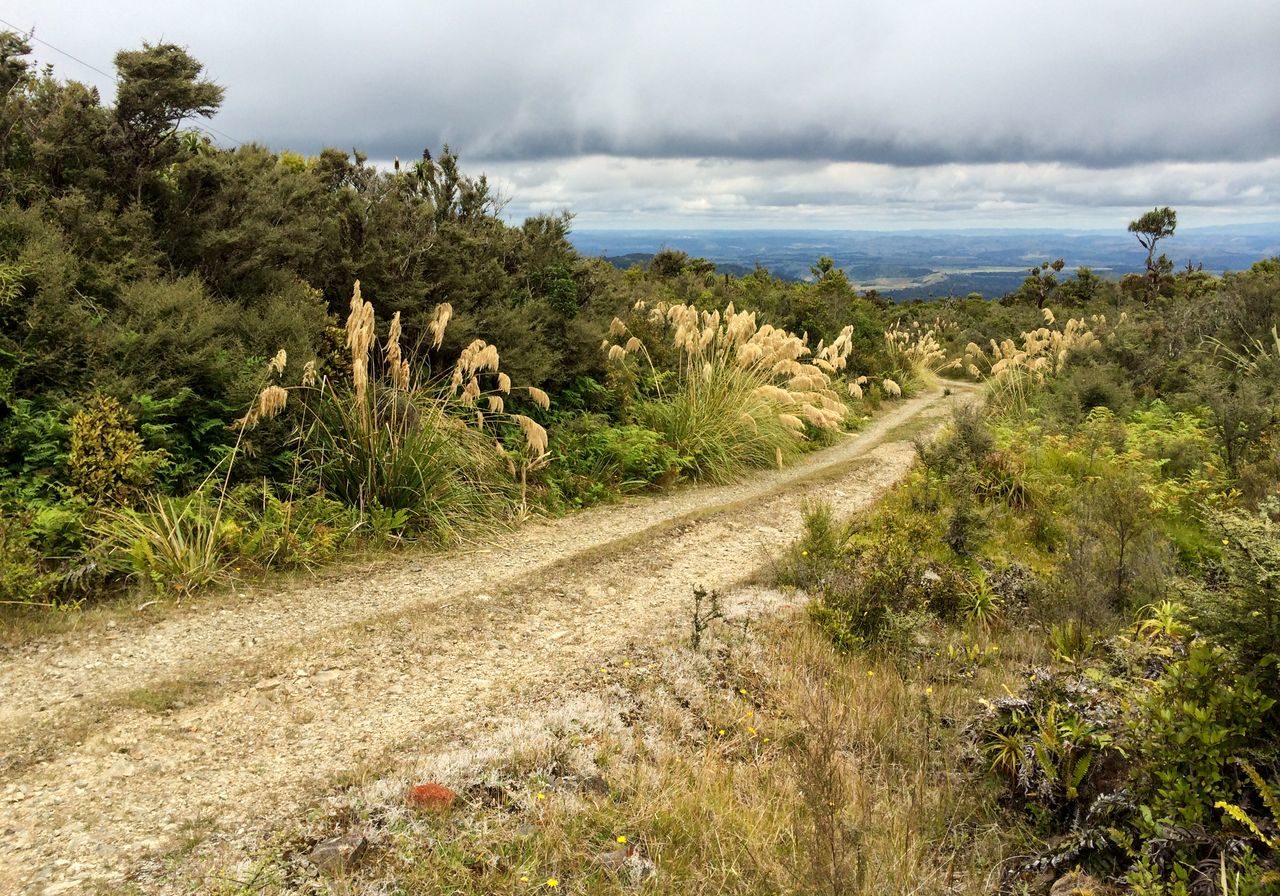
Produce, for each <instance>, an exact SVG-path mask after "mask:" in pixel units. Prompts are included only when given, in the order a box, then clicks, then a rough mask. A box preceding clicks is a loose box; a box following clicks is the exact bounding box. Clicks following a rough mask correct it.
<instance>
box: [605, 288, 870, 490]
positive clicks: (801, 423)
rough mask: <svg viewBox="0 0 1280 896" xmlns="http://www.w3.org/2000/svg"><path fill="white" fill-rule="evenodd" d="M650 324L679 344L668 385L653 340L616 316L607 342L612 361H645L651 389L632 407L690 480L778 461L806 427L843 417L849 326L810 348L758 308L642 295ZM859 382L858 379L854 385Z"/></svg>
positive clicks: (822, 426) (826, 427)
mask: <svg viewBox="0 0 1280 896" xmlns="http://www.w3.org/2000/svg"><path fill="white" fill-rule="evenodd" d="M635 310H636V311H637V312H640V313H647V316H648V319H649V323H650V324H652V325H654V326H655V327H657V328H658V330H659V332H664V333H665V334H666V335H667V336H668V337H669V338H670V339H671V341H672V344H673V346H674V347H675V349H676V355H677V362H676V369H675V370H674V371H673V372H674V374H675V376H674V384H672V385H669V386H666V387H664V386H663V384H662V377H660V376H657V375H656V371H654V369H653V361H652V359H651V356H650V352H649V348H648V347H647V346H646V345H645V344H644V342H643V340H641V339H640V338H639V337H638V336H636V335H635V334H634V333H632V332H631V330H630V328H629V327H628V326H627V325H626V324H625V323H624V322H623V321H621V320H617V319H615V320H614V322H613V324H612V326H611V327H610V336H611V337H612V338H613V339H614V340H617V341H616V342H612V343H611V342H610V340H605V342H604V344H603V348H604V349H605V350H606V351H607V352H608V355H609V360H610V361H611V362H612V363H615V364H621V365H627V364H629V363H635V362H636V361H643V363H644V364H646V365H647V366H648V367H649V370H650V372H651V373H653V374H655V376H654V377H653V379H654V382H655V386H654V393H655V394H654V395H653V396H652V397H651V398H650V399H649V400H647V401H643V402H641V403H640V404H639V405H638V407H637V410H636V416H637V417H638V418H639V420H640V422H641V423H643V424H645V425H646V426H649V427H651V428H652V429H654V430H656V431H658V432H659V433H661V434H662V435H663V438H664V440H665V441H666V442H667V444H668V445H670V446H671V447H672V448H673V449H675V451H676V453H677V454H678V456H679V458H680V463H681V466H682V472H683V473H684V475H685V476H687V477H688V478H691V479H706V480H711V481H724V480H727V479H731V478H733V477H734V476H736V475H739V474H740V473H741V472H742V471H743V470H745V469H747V468H750V467H762V466H769V465H773V464H777V465H779V466H781V465H782V464H783V463H785V462H786V461H787V459H788V458H791V457H793V456H794V455H795V454H797V453H798V452H799V451H800V450H801V448H802V444H803V442H804V441H805V439H806V438H808V436H809V434H810V433H811V432H814V431H832V430H835V429H837V428H838V427H839V426H840V423H841V422H842V421H843V419H844V417H845V414H846V411H847V407H846V405H845V403H844V401H843V399H842V397H841V395H840V393H839V392H838V391H837V385H836V384H837V382H838V381H839V379H840V373H841V371H843V370H844V369H845V368H846V366H847V364H848V359H849V355H850V353H851V351H852V328H848V327H847V328H845V330H844V331H843V332H842V333H841V334H840V335H839V337H837V338H836V339H835V340H834V341H833V342H832V343H831V344H830V345H824V344H819V346H818V348H817V349H816V350H811V349H810V348H809V346H808V344H807V342H806V341H805V340H804V339H803V338H802V337H799V336H796V335H795V334H794V333H790V332H788V331H786V330H780V329H777V328H775V327H772V326H770V325H768V324H766V325H764V326H760V325H758V324H757V322H756V316H755V314H754V312H739V311H736V310H735V309H734V307H733V305H732V304H731V305H729V306H728V307H727V308H725V309H724V311H723V312H720V311H699V310H698V309H697V308H694V307H693V306H691V305H668V304H659V305H657V306H655V307H653V308H652V309H649V308H647V307H646V306H645V305H644V304H643V303H641V304H638V305H637V306H636V309H635ZM854 388H857V387H856V386H854Z"/></svg>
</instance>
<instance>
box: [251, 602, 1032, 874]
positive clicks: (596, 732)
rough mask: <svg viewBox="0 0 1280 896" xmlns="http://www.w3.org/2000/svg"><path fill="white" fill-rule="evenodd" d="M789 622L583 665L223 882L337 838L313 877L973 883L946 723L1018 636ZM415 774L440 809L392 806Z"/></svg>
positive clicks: (351, 794) (958, 746) (344, 801)
mask: <svg viewBox="0 0 1280 896" xmlns="http://www.w3.org/2000/svg"><path fill="white" fill-rule="evenodd" d="M797 621H798V620H797V619H795V618H781V619H775V620H772V621H768V622H765V623H763V624H760V625H745V626H744V625H741V624H737V623H734V624H728V623H725V622H723V621H718V622H716V623H715V624H714V625H712V626H711V627H710V628H709V629H708V630H707V631H706V632H705V633H704V635H703V638H702V641H701V646H700V649H699V650H693V649H691V648H690V647H689V646H687V645H683V644H680V645H677V644H669V645H666V646H662V647H656V648H653V649H651V650H648V651H644V652H631V653H628V654H627V655H625V656H612V657H607V658H604V659H603V660H602V661H601V662H600V665H599V667H598V668H596V669H594V670H593V673H594V678H595V681H594V684H593V685H592V686H591V687H589V688H586V689H584V690H581V691H579V692H576V693H573V694H569V695H565V696H564V697H562V698H561V699H558V700H557V701H556V704H555V706H554V708H550V709H548V711H547V712H546V713H545V714H541V715H538V716H536V717H530V718H526V719H524V720H521V721H520V722H518V723H516V724H513V725H511V726H509V727H508V728H506V729H505V730H503V731H500V732H498V733H497V734H496V735H494V736H492V737H488V738H486V739H485V743H484V745H483V746H482V747H479V748H474V749H458V750H455V751H452V752H446V753H442V754H436V755H434V756H431V757H429V758H424V759H423V760H422V761H421V763H420V764H419V766H418V767H417V768H416V769H415V770H414V771H413V772H412V773H400V774H393V775H390V776H382V777H378V778H376V779H373V780H368V781H363V782H357V783H353V784H351V785H350V786H348V787H346V788H345V789H343V790H341V791H340V792H338V793H337V794H336V795H335V796H333V797H332V798H331V799H330V800H328V802H327V805H326V806H325V807H324V809H323V810H322V811H318V812H317V813H316V814H315V815H314V816H313V818H312V819H311V820H310V821H309V822H308V823H307V824H306V825H304V826H303V828H302V829H300V830H297V831H293V832H290V833H288V834H286V835H282V836H281V838H280V839H279V840H278V842H277V843H276V844H275V846H274V847H272V848H271V849H269V850H267V851H266V853H264V855H263V856H261V857H260V860H259V862H258V863H257V864H255V865H253V866H252V867H248V868H246V869H244V870H243V873H242V874H240V876H239V881H240V882H239V883H229V884H227V886H226V892H229V893H236V892H249V891H253V892H268V893H272V892H274V893H284V892H295V891H298V890H304V889H306V888H307V887H308V886H310V885H311V883H313V882H314V877H315V875H316V869H315V866H314V864H313V863H312V862H311V861H310V860H309V859H308V856H310V855H312V854H313V850H314V849H315V847H316V845H317V844H318V843H321V842H323V841H325V840H326V839H328V838H331V837H336V836H343V835H347V836H353V833H354V835H356V836H359V837H362V838H365V839H366V840H367V842H368V850H367V852H365V854H364V856H363V857H362V859H361V860H360V861H359V862H357V863H354V864H353V865H352V866H351V867H347V868H342V869H338V870H336V871H335V872H334V873H333V876H334V877H335V878H336V880H335V885H336V886H337V888H338V889H340V890H341V889H345V890H346V891H349V892H405V893H458V894H490V893H510V894H523V893H536V892H566V893H583V894H597V893H617V892H628V891H630V890H631V889H633V888H635V887H637V886H639V885H641V884H643V888H644V892H650V893H672V894H674V893H726V894H730V893H732V894H739V893H741V894H763V893H783V892H794V893H833V894H834V893H845V892H854V891H856V890H862V889H866V890H868V891H874V892H885V893H902V894H906V893H917V892H942V891H944V890H945V891H948V892H954V893H975V894H976V893H984V892H989V891H990V882H991V878H990V875H991V871H992V869H994V868H997V867H998V866H999V865H1000V863H1001V861H1002V859H1003V857H1004V850H1005V849H1006V848H1007V840H1004V839H1002V838H1001V837H998V836H996V833H995V827H994V825H993V820H992V816H991V807H992V806H993V805H994V802H993V794H992V792H991V791H990V790H989V789H988V788H984V786H983V785H982V784H981V783H980V781H979V780H978V779H975V776H974V774H973V772H972V769H971V768H970V767H969V765H968V764H967V762H966V760H965V758H964V755H965V754H964V751H963V749H962V743H961V741H962V739H963V734H962V732H961V730H960V729H961V726H959V725H958V724H956V721H957V720H958V719H962V718H965V717H967V716H968V715H969V714H971V713H972V711H973V707H974V701H975V696H976V695H977V694H980V693H989V692H991V691H992V690H998V689H1000V688H1001V687H1003V686H1005V685H1007V684H1008V685H1011V684H1014V683H1015V677H1014V676H1012V675H1011V674H1010V673H1009V672H1008V670H1009V669H1010V668H1014V667H1016V665H1017V663H1018V662H1019V661H1020V660H1021V659H1024V658H1025V651H1027V650H1035V649H1036V648H1035V647H1034V646H1033V645H1030V644H1029V643H1024V642H1023V641H1022V640H1021V639H1020V638H1019V637H1018V636H1016V635H1014V634H1006V636H1005V637H1004V638H1003V639H1002V640H1001V641H1000V642H999V643H998V644H997V643H996V642H994V641H987V640H980V641H978V642H975V643H974V644H971V645H969V647H968V648H967V649H958V650H953V651H952V652H951V653H950V654H948V653H947V652H946V651H940V652H938V653H937V655H936V656H933V657H932V658H927V659H924V660H922V661H921V662H919V663H913V664H900V663H897V662H895V661H893V660H892V659H891V658H888V657H882V658H873V657H870V656H842V655H839V654H837V653H836V652H835V651H833V649H832V648H831V646H830V645H829V643H828V642H826V641H825V639H823V638H821V636H820V635H818V634H817V633H816V632H815V631H814V630H813V629H812V628H811V627H810V626H808V625H807V624H804V623H803V622H801V624H796V623H797ZM997 648H999V649H997ZM999 655H1003V656H1007V657H1010V658H1011V659H1010V661H1007V662H1003V663H997V662H995V661H993V659H992V658H994V657H995V656H999ZM424 781H432V782H439V783H441V784H444V785H446V786H448V787H449V788H451V789H452V790H454V791H455V792H456V793H457V794H458V798H457V801H456V802H455V803H454V804H453V806H452V808H450V809H448V810H447V811H421V810H415V809H414V808H412V807H411V806H410V805H408V803H407V801H406V794H407V793H408V791H409V788H410V787H412V786H413V785H416V784H421V783H423V782H424Z"/></svg>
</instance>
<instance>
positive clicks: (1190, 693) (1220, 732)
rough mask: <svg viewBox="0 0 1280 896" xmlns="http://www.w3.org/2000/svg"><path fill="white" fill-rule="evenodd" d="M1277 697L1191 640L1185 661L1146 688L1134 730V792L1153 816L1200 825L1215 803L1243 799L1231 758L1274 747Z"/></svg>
mask: <svg viewBox="0 0 1280 896" xmlns="http://www.w3.org/2000/svg"><path fill="white" fill-rule="evenodd" d="M1232 673H1234V674H1232ZM1275 702H1276V701H1275V700H1274V699H1273V698H1271V697H1268V696H1266V695H1265V694H1263V693H1262V692H1261V691H1259V690H1258V687H1257V682H1256V680H1255V679H1254V678H1253V677H1252V676H1251V675H1248V674H1243V673H1238V672H1235V670H1234V669H1233V667H1232V664H1231V663H1230V661H1229V659H1228V657H1227V654H1226V653H1225V652H1224V651H1223V650H1222V649H1221V648H1219V647H1216V646H1214V645H1212V644H1210V643H1207V642H1205V641H1196V642H1194V643H1192V645H1191V647H1190V649H1189V652H1188V653H1187V656H1186V657H1185V658H1183V659H1180V660H1178V661H1177V662H1175V663H1173V664H1172V665H1171V666H1170V667H1169V668H1168V670H1167V671H1166V673H1165V675H1164V676H1163V677H1162V678H1161V679H1160V681H1159V682H1158V683H1157V684H1156V685H1155V687H1152V688H1149V689H1145V693H1144V694H1143V695H1142V699H1141V702H1140V704H1139V707H1138V712H1137V714H1136V716H1135V718H1134V726H1133V731H1132V733H1131V735H1130V736H1131V738H1132V741H1133V753H1134V758H1135V760H1136V761H1137V763H1138V765H1139V768H1140V770H1141V771H1140V774H1139V775H1138V780H1137V791H1138V793H1139V795H1140V797H1141V798H1142V801H1143V802H1144V803H1145V804H1147V805H1150V806H1151V807H1152V812H1153V815H1154V817H1155V818H1156V819H1157V820H1158V821H1161V822H1163V823H1167V824H1177V825H1202V824H1206V823H1208V822H1210V821H1212V820H1213V818H1214V816H1215V812H1214V803H1215V802H1216V801H1218V800H1228V801H1230V802H1231V803H1233V804H1236V803H1239V802H1240V801H1241V800H1243V799H1244V793H1243V789H1244V780H1243V776H1242V775H1241V774H1240V772H1239V770H1238V769H1237V767H1236V765H1235V763H1234V761H1233V760H1235V759H1237V758H1244V759H1253V758H1256V756H1257V752H1258V751H1259V750H1260V749H1270V750H1274V747H1275V744H1274V741H1273V740H1272V729H1271V727H1270V725H1269V724H1268V722H1267V718H1268V714H1269V713H1270V711H1271V709H1272V707H1273V706H1275ZM1153 833H1155V832H1154V831H1153Z"/></svg>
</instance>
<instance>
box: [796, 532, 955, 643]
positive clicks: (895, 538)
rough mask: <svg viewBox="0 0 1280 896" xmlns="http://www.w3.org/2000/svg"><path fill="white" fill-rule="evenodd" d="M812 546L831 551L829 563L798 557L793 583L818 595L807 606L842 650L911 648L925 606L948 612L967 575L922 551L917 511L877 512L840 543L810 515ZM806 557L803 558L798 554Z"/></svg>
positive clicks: (922, 534) (924, 616)
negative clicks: (898, 512) (904, 512)
mask: <svg viewBox="0 0 1280 896" xmlns="http://www.w3.org/2000/svg"><path fill="white" fill-rule="evenodd" d="M811 519H812V521H813V522H812V523H811V531H812V532H813V533H814V535H815V537H814V543H815V547H817V548H818V549H819V551H822V552H825V553H831V552H833V551H834V552H835V553H836V556H837V559H836V560H835V561H834V562H833V563H829V564H825V565H820V564H819V563H817V562H812V563H807V564H798V565H797V567H796V571H797V572H798V573H803V576H800V575H797V584H800V585H802V586H804V587H805V588H806V589H807V590H808V591H809V592H810V594H812V595H813V596H814V597H815V598H816V599H815V600H814V602H813V603H812V604H810V607H809V611H810V615H811V616H812V618H813V619H814V620H815V621H816V622H817V624H818V626H819V627H820V628H821V629H822V631H823V632H824V633H825V634H826V635H827V637H829V638H830V639H831V641H832V643H834V644H835V645H836V646H837V647H839V648H840V649H841V650H862V649H868V648H870V649H877V650H899V651H909V650H911V649H912V646H913V645H912V641H913V635H914V633H915V631H916V630H917V629H918V628H919V627H920V626H921V625H923V624H924V623H925V621H926V620H927V618H928V614H929V612H930V611H933V612H935V613H938V614H940V615H944V616H950V615H953V613H954V612H955V604H956V601H957V597H958V595H960V594H962V593H963V589H964V578H963V576H962V575H960V574H959V573H957V572H956V571H955V570H954V569H952V568H950V567H946V566H942V565H940V564H937V563H934V562H931V561H930V560H929V559H928V558H927V557H925V556H923V555H922V554H921V553H920V551H919V546H920V545H921V543H922V542H924V540H925V539H926V538H927V526H926V524H925V523H924V522H923V521H922V520H921V519H920V518H918V517H916V516H914V515H904V516H897V515H887V514H886V515H882V516H880V517H879V518H878V519H875V520H872V521H869V522H868V523H867V524H866V525H865V526H864V527H861V528H860V529H859V530H858V532H857V534H856V535H851V536H849V539H848V544H847V546H846V547H844V548H843V549H839V550H836V548H835V546H836V545H838V544H839V542H840V541H841V540H842V539H841V535H840V534H839V529H838V527H835V526H833V525H831V524H830V522H829V521H827V520H824V519H822V514H821V511H818V512H816V513H815V514H814V515H813V516H812V517H811ZM802 559H803V560H808V557H806V556H804V555H803V554H802Z"/></svg>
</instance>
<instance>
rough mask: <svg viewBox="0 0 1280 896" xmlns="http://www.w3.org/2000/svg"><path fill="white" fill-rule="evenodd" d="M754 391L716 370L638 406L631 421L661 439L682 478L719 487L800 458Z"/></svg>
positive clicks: (752, 383) (788, 433)
mask: <svg viewBox="0 0 1280 896" xmlns="http://www.w3.org/2000/svg"><path fill="white" fill-rule="evenodd" d="M758 385H760V383H759V381H758V380H757V379H755V378H754V377H752V376H750V375H749V374H748V373H746V372H745V371H742V370H739V369H736V368H733V367H720V368H717V369H713V370H712V371H710V375H707V376H702V375H699V376H695V377H691V378H689V379H687V380H685V382H684V383H683V384H682V385H681V387H679V388H677V389H676V390H675V391H673V392H671V393H670V394H668V395H667V396H666V397H665V398H663V399H660V400H654V401H648V402H644V403H642V404H640V405H638V406H637V407H636V409H635V415H636V418H637V419H638V420H639V421H640V422H641V423H642V424H643V425H644V426H646V427H647V428H649V429H652V430H654V431H656V432H658V433H660V434H661V435H662V439H663V441H664V442H665V443H666V445H667V446H668V447H669V448H670V449H671V451H672V452H673V454H674V456H675V458H676V463H677V465H678V466H679V469H680V473H681V475H682V476H684V477H686V478H688V479H693V480H707V481H711V482H725V481H729V480H732V479H733V478H735V477H737V476H740V475H741V474H742V473H743V472H745V471H746V470H749V469H753V468H760V467H771V466H780V465H781V464H782V463H785V462H786V461H787V460H791V459H793V458H795V456H796V455H797V454H799V453H800V446H801V443H800V442H799V440H797V438H796V432H795V430H794V429H793V428H792V427H790V426H788V425H787V424H786V423H784V422H783V421H782V420H781V419H779V409H778V406H777V404H776V403H775V402H773V401H770V400H768V399H766V398H763V397H761V396H759V395H757V394H756V393H755V391H754V390H755V388H756V387H757V386H758Z"/></svg>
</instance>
